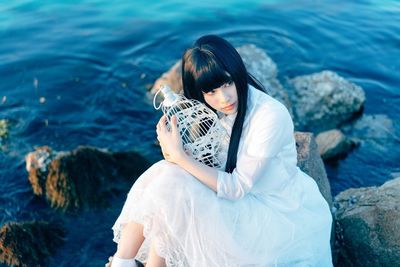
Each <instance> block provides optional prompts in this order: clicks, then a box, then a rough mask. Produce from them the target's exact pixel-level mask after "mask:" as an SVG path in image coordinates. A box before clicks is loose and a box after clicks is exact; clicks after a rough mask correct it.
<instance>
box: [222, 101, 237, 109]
mask: <svg viewBox="0 0 400 267" xmlns="http://www.w3.org/2000/svg"><path fill="white" fill-rule="evenodd" d="M235 105H236V102H235V103H233V104H231V105H229V106H226V107H224V108H223V110H232V109H233V108H234V107H235Z"/></svg>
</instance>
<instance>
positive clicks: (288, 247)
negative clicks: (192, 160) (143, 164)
mask: <svg viewBox="0 0 400 267" xmlns="http://www.w3.org/2000/svg"><path fill="white" fill-rule="evenodd" d="M234 119H235V115H230V116H225V117H223V118H222V119H221V122H223V125H224V126H225V127H226V128H227V130H228V132H230V130H231V128H232V126H233V122H234ZM228 145H229V137H228V138H226V140H225V141H224V146H223V150H225V151H224V152H225V153H222V154H221V155H222V156H225V160H226V151H227V148H228ZM296 163H297V152H296V145H295V139H294V136H293V123H292V119H291V117H290V114H289V113H288V111H287V109H286V107H285V106H284V105H282V104H281V103H280V102H278V101H277V100H275V99H273V98H272V97H270V96H268V95H266V94H264V93H262V92H260V91H258V90H256V89H254V88H253V87H251V86H250V87H249V97H248V103H247V114H246V118H245V121H244V125H243V132H242V137H241V141H240V144H239V151H238V157H237V167H236V168H235V169H234V171H233V172H232V173H226V172H224V171H223V170H218V181H217V193H215V192H214V191H212V190H211V189H210V188H208V187H207V186H205V185H204V184H202V183H201V182H199V181H198V180H197V179H196V178H195V177H193V176H192V175H191V174H189V173H188V172H186V171H185V170H183V169H182V168H180V167H179V166H178V165H175V164H172V163H170V162H167V161H165V160H162V161H159V162H157V163H155V164H154V165H153V166H151V167H150V168H149V169H148V170H147V171H146V172H144V173H143V174H142V175H141V176H140V177H139V178H138V180H137V181H136V182H135V183H134V185H133V187H132V189H131V190H130V192H129V194H128V197H127V200H126V202H125V204H124V206H123V209H122V212H121V214H120V216H119V217H118V219H117V221H116V222H115V224H114V226H113V231H114V241H115V242H118V240H119V238H120V232H121V227H122V226H123V225H124V224H126V223H127V222H129V221H135V222H137V223H140V224H142V225H143V226H144V236H145V238H146V240H145V242H144V243H143V245H142V247H141V248H140V250H139V253H138V255H137V259H139V260H141V261H145V260H146V258H147V255H148V252H149V246H150V242H152V240H154V241H155V244H156V251H157V254H158V255H160V256H162V257H163V258H165V259H166V263H167V266H168V267H170V266H171V267H172V266H174V267H175V266H176V267H184V266H191V267H225V266H226V267H228V266H229V267H230V266H254V267H255V266H260V267H261V266H263V267H264V266H280V267H283V266H318V267H325V266H332V258H331V249H330V233H331V224H332V217H331V213H330V209H329V206H328V204H327V202H326V201H325V199H324V198H323V197H322V195H321V193H320V191H319V189H318V186H317V184H316V182H315V181H314V180H313V179H312V178H311V177H309V176H308V175H307V174H305V173H303V172H302V171H301V170H300V169H299V168H298V167H297V166H296Z"/></svg>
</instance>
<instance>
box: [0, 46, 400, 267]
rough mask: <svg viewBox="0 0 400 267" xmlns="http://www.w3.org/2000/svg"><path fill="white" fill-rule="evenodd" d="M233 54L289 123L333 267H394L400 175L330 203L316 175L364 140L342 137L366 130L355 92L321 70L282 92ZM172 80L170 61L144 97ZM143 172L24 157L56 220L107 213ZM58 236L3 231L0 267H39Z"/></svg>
mask: <svg viewBox="0 0 400 267" xmlns="http://www.w3.org/2000/svg"><path fill="white" fill-rule="evenodd" d="M238 51H239V53H240V54H241V55H242V58H243V60H244V62H245V65H246V67H247V68H248V71H249V72H250V73H252V74H253V75H254V76H255V77H256V78H257V79H259V80H260V81H261V83H262V84H264V86H265V87H266V88H267V89H268V92H269V94H270V95H272V96H273V97H275V98H277V99H278V100H279V101H281V102H282V103H283V104H284V105H285V106H286V107H287V108H288V109H289V111H290V113H291V115H292V117H293V120H294V122H295V127H296V132H295V139H296V145H297V152H298V166H299V167H300V168H301V169H302V170H303V171H304V172H306V173H308V174H309V175H310V176H311V177H313V178H314V179H315V180H316V182H317V184H318V186H319V188H320V191H321V193H322V194H323V196H324V197H325V199H326V200H327V202H328V203H329V205H330V207H331V210H332V216H333V218H334V227H333V232H332V240H331V241H332V242H331V244H332V253H333V256H334V264H335V266H399V260H398V259H400V218H399V217H400V209H399V208H398V207H399V204H400V203H399V202H400V175H399V178H397V177H392V178H397V179H393V180H390V181H388V182H386V183H385V184H384V185H382V186H381V187H367V188H357V189H348V190H345V191H344V192H341V193H340V194H338V195H337V196H336V197H335V198H334V199H333V198H332V194H331V189H330V184H329V180H328V178H327V175H326V171H325V167H324V162H323V161H328V160H329V161H335V160H339V159H340V158H343V157H345V156H346V155H347V154H348V153H351V151H352V149H354V148H356V147H357V146H359V145H362V143H363V141H364V138H365V135H364V136H346V133H348V132H351V129H352V128H354V127H366V129H367V130H368V123H367V124H366V125H365V124H362V122H363V121H365V120H367V121H368V119H369V117H368V116H364V115H363V105H364V103H365V100H366V99H365V93H364V91H363V89H362V88H361V87H359V86H358V85H356V84H353V83H351V82H349V81H347V80H346V79H344V78H343V77H340V76H339V75H338V74H336V73H334V72H332V71H329V70H326V71H322V72H319V73H314V74H310V75H303V76H298V77H295V78H293V79H290V80H288V81H286V83H285V84H283V85H282V84H281V82H280V81H279V79H278V78H277V77H278V69H277V65H276V64H275V63H274V62H273V60H272V59H271V58H270V57H269V56H268V55H267V54H266V53H265V52H264V51H263V50H261V49H259V48H258V47H256V46H254V45H245V46H242V47H239V48H238ZM180 79H181V73H180V61H177V62H176V64H174V65H173V66H172V68H171V69H170V70H169V71H168V72H166V73H164V74H163V75H162V76H161V77H160V78H159V79H158V80H157V81H155V83H154V85H153V87H152V89H151V90H150V93H154V92H155V91H156V90H157V89H158V88H159V86H160V85H161V84H168V85H169V86H171V88H174V89H176V90H177V91H181V90H182V84H181V80H180ZM287 88H288V89H287ZM289 89H290V90H289ZM360 123H361V126H360ZM6 126H7V124H6V122H5V121H4V122H2V123H1V125H0V128H1V129H3V130H1V129H0V141H1V139H2V138H3V139H4V138H6V137H7V134H6V128H7V127H8V126H7V127H6ZM349 129H350V130H349ZM314 136H315V137H314ZM0 143H1V142H0ZM150 165H151V162H149V161H148V160H147V159H145V158H144V157H142V156H141V155H140V154H138V153H136V152H134V151H130V152H110V151H107V150H103V149H99V148H94V147H86V146H81V147H78V148H76V149H75V150H73V151H67V152H57V151H53V150H52V149H51V148H50V147H47V146H44V147H39V148H36V149H35V151H33V152H31V153H29V154H28V155H27V157H26V169H27V171H28V179H29V181H30V183H31V184H32V190H33V193H34V194H35V195H37V196H40V197H43V198H45V199H46V201H47V202H48V203H49V207H51V208H54V209H57V210H59V211H60V212H77V213H79V212H80V211H81V210H85V209H92V208H99V207H100V208H101V207H105V206H107V196H108V195H109V194H118V193H120V192H121V190H122V188H121V185H124V186H125V187H126V186H127V184H128V183H129V182H130V183H131V182H132V180H130V179H131V178H132V177H138V176H139V175H140V174H141V173H142V172H143V171H144V170H146V169H147V168H148V167H149V166H150ZM21 229H22V230H21ZM32 236H33V237H36V236H42V237H43V238H42V239H37V238H32ZM64 236H65V231H64V230H63V228H62V226H60V225H59V224H55V223H51V222H43V221H41V222H9V223H6V224H5V225H3V226H2V227H1V229H0V262H2V263H5V264H7V265H10V266H12V265H18V266H36V265H42V264H45V262H46V258H47V257H51V255H52V254H53V253H54V251H55V250H56V249H57V247H60V246H61V245H62V240H63V238H64ZM21 240H24V244H22V243H21V242H20V241H21ZM25 240H28V242H27V243H25Z"/></svg>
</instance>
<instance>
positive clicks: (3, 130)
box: [0, 119, 10, 150]
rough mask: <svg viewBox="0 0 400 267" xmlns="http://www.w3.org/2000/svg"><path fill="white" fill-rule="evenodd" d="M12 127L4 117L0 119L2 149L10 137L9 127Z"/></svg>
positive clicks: (0, 145) (0, 146)
mask: <svg viewBox="0 0 400 267" xmlns="http://www.w3.org/2000/svg"><path fill="white" fill-rule="evenodd" d="M9 127H10V123H9V121H8V120H5V119H2V120H0V150H1V149H2V147H3V145H4V141H5V140H6V138H7V137H8V129H9Z"/></svg>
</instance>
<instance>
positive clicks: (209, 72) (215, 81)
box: [194, 61, 232, 93]
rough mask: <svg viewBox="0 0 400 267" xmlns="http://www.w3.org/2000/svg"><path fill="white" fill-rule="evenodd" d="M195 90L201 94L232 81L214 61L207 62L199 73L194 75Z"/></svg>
mask: <svg viewBox="0 0 400 267" xmlns="http://www.w3.org/2000/svg"><path fill="white" fill-rule="evenodd" d="M194 76H195V77H194V80H195V88H196V90H198V91H201V92H203V93H208V92H210V91H211V90H213V89H215V88H218V87H220V86H222V85H223V84H225V83H228V82H230V81H232V77H231V76H230V75H229V73H228V72H227V71H226V70H224V69H223V68H221V67H220V66H219V65H218V64H217V63H216V62H215V61H213V62H209V64H207V65H206V66H202V67H201V68H200V69H199V71H197V72H196V73H194Z"/></svg>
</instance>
